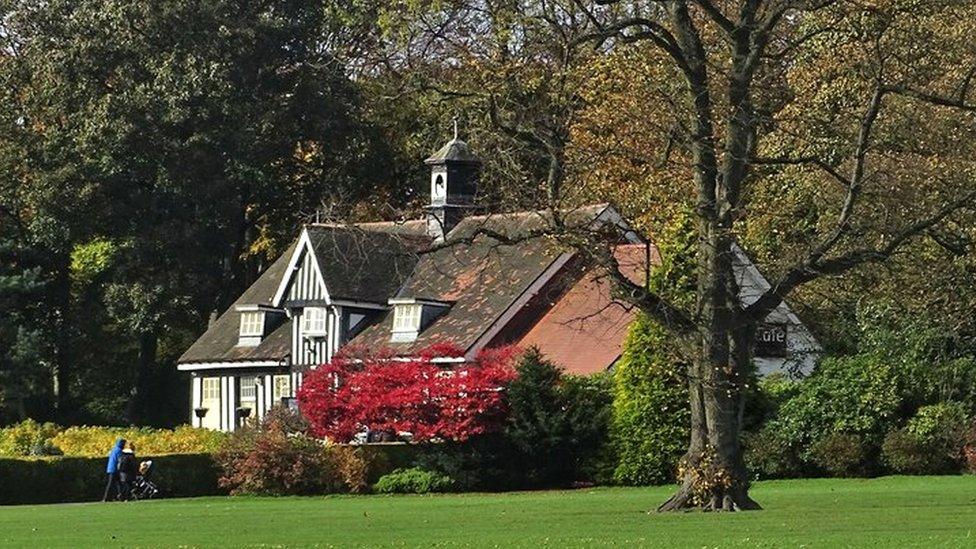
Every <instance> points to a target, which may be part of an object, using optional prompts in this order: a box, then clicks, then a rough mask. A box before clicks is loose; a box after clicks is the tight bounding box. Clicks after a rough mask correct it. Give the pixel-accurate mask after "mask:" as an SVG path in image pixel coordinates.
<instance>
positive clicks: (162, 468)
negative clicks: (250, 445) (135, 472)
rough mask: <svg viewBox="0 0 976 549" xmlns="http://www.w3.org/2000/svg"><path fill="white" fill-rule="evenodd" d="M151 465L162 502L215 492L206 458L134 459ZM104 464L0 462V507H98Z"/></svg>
mask: <svg viewBox="0 0 976 549" xmlns="http://www.w3.org/2000/svg"><path fill="white" fill-rule="evenodd" d="M146 459H151V460H153V465H154V471H153V477H152V478H153V482H155V483H156V484H157V485H159V487H160V489H161V490H162V492H163V497H192V496H209V495H216V494H221V493H223V492H222V491H221V490H220V489H219V488H218V487H217V474H218V472H217V467H216V464H215V463H214V460H213V457H212V456H211V455H210V454H174V455H166V456H139V460H140V461H142V460H146ZM105 462H106V458H104V457H100V458H84V457H52V458H0V505H19V504H28V503H68V502H79V501H99V500H101V499H102V495H103V493H104V491H105V482H106V477H105Z"/></svg>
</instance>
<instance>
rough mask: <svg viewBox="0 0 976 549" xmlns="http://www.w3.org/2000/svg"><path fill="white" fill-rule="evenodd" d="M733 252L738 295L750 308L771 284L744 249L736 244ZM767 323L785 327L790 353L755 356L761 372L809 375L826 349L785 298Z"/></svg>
mask: <svg viewBox="0 0 976 549" xmlns="http://www.w3.org/2000/svg"><path fill="white" fill-rule="evenodd" d="M734 252H735V258H734V260H733V268H734V270H735V276H736V281H737V282H738V284H739V298H740V299H741V300H742V305H743V306H744V307H748V306H749V305H751V304H753V303H754V302H755V301H756V300H757V299H759V297H760V296H762V295H763V294H764V293H765V292H766V290H768V289H769V288H770V284H769V282H768V281H767V280H766V278H765V277H764V276H763V275H762V274H761V273H760V272H759V269H757V268H756V265H755V264H754V263H753V262H752V260H750V259H749V257H748V256H747V255H746V253H745V251H744V250H742V248H740V247H739V246H737V245H736V246H735V247H734ZM766 322H767V323H770V324H783V325H785V326H786V352H787V356H786V357H784V358H772V357H756V358H755V359H754V360H755V363H756V367H757V369H758V370H759V374H760V375H766V374H769V373H772V372H778V371H781V372H784V373H786V374H788V375H790V376H792V377H797V378H799V377H805V376H808V375H810V373H811V372H813V368H814V366H816V363H817V359H818V358H819V357H820V354H821V353H822V351H823V348H822V347H821V346H820V343H818V342H817V339H816V338H815V337H814V336H813V333H811V332H810V330H809V329H807V327H806V326H805V325H804V324H803V323H802V322H800V319H799V318H798V317H797V316H796V314H794V313H793V310H792V309H790V307H789V305H787V304H786V302H785V301H784V302H781V303H780V304H779V306H778V307H776V309H774V310H773V312H771V313H769V316H767V317H766Z"/></svg>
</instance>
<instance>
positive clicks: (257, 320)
mask: <svg viewBox="0 0 976 549" xmlns="http://www.w3.org/2000/svg"><path fill="white" fill-rule="evenodd" d="M262 335H264V313H263V312H262V311H245V312H242V313H241V331H240V336H241V337H261V336H262Z"/></svg>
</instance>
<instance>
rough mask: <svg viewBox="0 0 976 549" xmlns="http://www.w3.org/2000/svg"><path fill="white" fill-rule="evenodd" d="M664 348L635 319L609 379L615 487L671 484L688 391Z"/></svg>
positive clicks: (663, 338) (660, 332) (662, 339)
mask: <svg viewBox="0 0 976 549" xmlns="http://www.w3.org/2000/svg"><path fill="white" fill-rule="evenodd" d="M668 348H669V346H668V335H667V332H666V331H665V330H664V329H663V328H662V327H661V326H659V325H658V324H656V323H655V322H654V321H652V320H651V319H649V318H647V317H646V316H645V315H638V318H637V320H636V321H635V322H634V324H633V325H632V326H631V327H630V333H629V334H628V336H627V341H626V343H625V345H624V352H623V356H621V358H620V360H619V361H618V362H617V365H616V366H615V371H614V374H613V376H614V377H613V381H614V383H613V419H612V421H611V426H610V429H611V431H610V433H611V440H612V444H613V447H614V450H615V453H616V456H617V465H616V468H615V470H614V473H613V478H614V480H615V481H616V482H618V483H621V484H634V485H650V484H663V483H667V482H670V481H672V480H674V478H675V472H676V467H677V464H678V460H679V459H680V458H681V455H682V454H683V453H684V451H685V449H686V447H687V445H688V437H689V436H690V425H689V421H690V412H689V410H688V389H687V386H686V384H685V381H684V379H683V377H682V375H681V371H680V368H681V366H680V363H679V362H677V361H676V360H675V359H674V357H673V356H672V355H671V354H670V353H669V352H668Z"/></svg>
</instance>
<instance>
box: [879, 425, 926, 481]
mask: <svg viewBox="0 0 976 549" xmlns="http://www.w3.org/2000/svg"><path fill="white" fill-rule="evenodd" d="M881 455H882V458H883V459H884V463H885V466H886V467H887V468H888V470H889V471H891V472H893V473H901V474H905V475H924V474H929V473H930V472H931V471H932V470H933V468H934V464H933V463H932V461H933V460H932V458H933V457H934V456H933V455H932V452H931V450H930V449H929V448H927V447H926V445H925V444H923V443H922V442H921V441H920V440H919V439H918V437H916V436H914V435H912V434H911V433H909V432H908V430H907V429H896V430H894V431H892V432H890V433H888V436H886V437H885V440H884V444H883V445H882V446H881Z"/></svg>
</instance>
